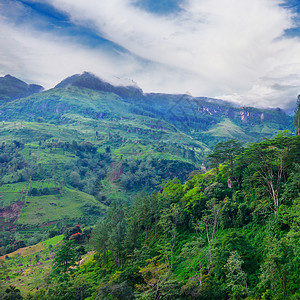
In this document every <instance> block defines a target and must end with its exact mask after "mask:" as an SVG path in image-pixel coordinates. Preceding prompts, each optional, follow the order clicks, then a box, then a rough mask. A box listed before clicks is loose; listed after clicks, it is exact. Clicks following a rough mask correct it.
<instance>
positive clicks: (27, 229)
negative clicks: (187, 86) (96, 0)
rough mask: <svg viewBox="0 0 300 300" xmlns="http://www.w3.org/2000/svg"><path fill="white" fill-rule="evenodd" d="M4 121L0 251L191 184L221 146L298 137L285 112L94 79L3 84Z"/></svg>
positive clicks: (0, 131)
mask: <svg viewBox="0 0 300 300" xmlns="http://www.w3.org/2000/svg"><path fill="white" fill-rule="evenodd" d="M0 121H1V124H0V139H1V143H0V167H1V168H0V232H1V234H0V235H1V236H0V240H2V242H1V243H0V250H1V249H2V250H1V252H2V254H5V253H9V252H10V251H12V250H14V249H11V248H9V247H11V245H12V244H14V241H16V240H22V241H24V243H25V244H26V245H31V244H34V243H36V242H38V241H40V240H41V239H42V238H43V237H44V236H43V235H44V234H45V232H49V231H51V230H59V231H61V230H62V228H64V226H65V225H64V224H67V223H70V224H73V223H74V222H80V224H86V225H92V224H94V223H95V222H96V220H98V219H99V218H101V216H103V215H104V214H105V211H106V207H107V205H109V204H110V203H111V202H114V201H117V202H122V203H124V202H131V200H132V198H133V197H134V196H135V195H136V194H137V193H138V192H140V191H141V190H143V189H144V191H145V192H149V191H152V190H157V189H158V190H159V189H160V188H161V186H162V184H163V183H164V182H166V181H167V180H170V179H173V178H174V177H178V178H179V179H180V180H181V181H182V182H184V181H185V180H186V179H187V178H188V176H189V174H191V172H200V173H201V172H203V171H204V170H205V169H206V168H208V167H209V164H208V160H207V155H208V154H209V153H210V152H211V150H212V148H213V147H214V145H215V144H216V143H218V142H220V141H226V140H229V139H237V140H238V141H240V142H241V143H244V144H245V143H250V142H256V141H260V140H262V139H263V138H271V137H273V136H274V135H276V134H277V133H278V132H279V131H281V130H293V127H292V118H291V117H290V116H288V115H287V114H286V113H285V112H284V111H282V110H281V109H258V108H253V107H238V106H236V105H233V104H232V103H229V102H226V101H222V100H218V99H212V98H206V97H192V96H190V95H176V94H159V93H144V92H143V91H142V89H140V88H139V87H138V86H137V85H135V84H132V85H123V84H120V85H118V84H111V83H108V82H105V81H103V80H101V79H100V78H98V77H96V76H94V75H93V74H91V73H87V72H85V73H83V74H78V75H73V76H71V77H68V78H66V79H65V80H63V81H62V82H60V83H59V84H57V85H56V86H55V87H54V88H52V89H49V90H44V89H43V88H42V87H41V86H38V85H28V84H26V83H25V82H23V81H21V80H19V79H17V78H14V77H12V76H10V75H7V76H5V77H2V78H0ZM12 233H13V234H12ZM1 247H2V248H1ZM7 247H8V248H7Z"/></svg>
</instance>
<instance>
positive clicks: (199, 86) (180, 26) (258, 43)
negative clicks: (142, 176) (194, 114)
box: [1, 0, 300, 107]
mask: <svg viewBox="0 0 300 300" xmlns="http://www.w3.org/2000/svg"><path fill="white" fill-rule="evenodd" d="M47 1H48V2H49V3H50V4H52V5H54V6H55V7H56V8H57V9H60V10H63V11H64V12H66V13H68V15H69V16H70V19H71V20H72V21H73V22H75V23H80V24H85V26H88V27H92V28H93V30H97V31H98V32H99V34H100V35H102V36H104V37H105V38H107V39H109V40H111V41H113V42H115V43H116V44H118V45H120V46H122V47H124V48H126V49H128V50H129V52H131V53H133V54H134V55H136V56H139V57H141V58H143V59H145V60H148V61H150V62H153V63H142V62H141V61H140V60H138V59H136V58H134V56H130V55H126V56H125V57H124V54H122V55H121V56H116V55H113V54H111V53H107V52H104V51H102V50H100V49H88V48H83V47H81V48H78V47H79V46H78V45H77V46H76V45H75V44H72V43H71V42H65V41H63V40H62V39H61V38H55V37H53V36H50V35H49V36H47V35H44V36H38V38H37V37H35V36H34V35H33V34H31V32H29V33H28V34H31V36H30V38H28V34H27V36H25V37H24V36H22V35H23V33H22V34H21V33H20V30H19V29H18V30H17V29H16V28H15V29H14V30H15V32H13V36H14V37H15V42H17V43H21V44H23V45H24V47H25V48H26V51H27V55H28V57H29V58H30V57H33V55H34V56H35V57H37V61H31V63H32V64H33V66H32V67H30V65H29V64H28V63H27V62H25V69H24V70H26V68H27V69H30V71H32V72H33V73H34V74H36V77H38V76H39V75H40V74H42V73H43V70H47V72H44V74H48V76H49V77H51V80H52V82H53V78H54V75H55V70H56V69H57V70H59V71H58V72H57V73H56V74H57V75H56V79H57V77H58V76H65V75H70V74H72V73H78V72H80V71H83V70H88V71H92V72H94V73H96V74H98V75H100V76H101V75H103V74H104V73H105V74H106V73H107V74H110V75H112V74H114V75H116V76H119V77H122V76H127V77H131V78H132V79H134V80H135V81H136V82H137V83H138V84H139V85H140V86H141V87H142V88H143V89H144V90H146V91H157V92H187V91H189V92H191V93H192V94H193V95H195V96H210V97H221V98H222V97H223V98H226V99H229V100H233V101H236V102H242V103H243V104H245V105H259V106H269V107H277V106H280V107H284V106H288V105H290V104H291V103H295V99H296V96H297V93H299V92H300V83H299V75H298V74H300V40H299V39H297V38H294V39H288V38H285V37H283V33H284V31H285V30H286V29H288V28H291V27H292V26H293V22H292V17H293V15H292V14H291V12H290V11H289V10H287V9H284V8H282V7H280V6H279V3H280V2H279V1H276V0H186V1H185V2H184V3H183V4H182V8H183V10H182V13H180V14H176V15H168V16H158V15H154V14H150V13H148V12H146V11H142V10H141V9H139V8H137V7H135V6H134V5H133V3H134V2H135V1H133V0H131V1H130V0H110V1H106V0H85V1H81V0H47ZM1 32H3V30H1ZM29 41H30V42H29ZM10 43H12V41H10ZM40 47H41V48H40ZM6 51H7V50H4V52H5V53H7V52H6ZM26 51H25V53H26ZM19 52H20V51H17V53H15V56H16V57H18V55H20V53H19ZM12 54H14V53H12ZM10 57H12V56H10ZM24 57H25V54H24V55H21V59H20V65H21V63H23V64H24V61H23V58H24ZM41 66H44V67H43V69H38V67H41ZM15 68H17V67H15ZM22 68H24V65H23V67H22ZM67 73H68V74H67ZM27 74H28V72H27ZM105 74H104V75H105ZM47 80H48V79H47V78H45V80H44V81H45V82H46V81H47ZM56 81H57V80H56Z"/></svg>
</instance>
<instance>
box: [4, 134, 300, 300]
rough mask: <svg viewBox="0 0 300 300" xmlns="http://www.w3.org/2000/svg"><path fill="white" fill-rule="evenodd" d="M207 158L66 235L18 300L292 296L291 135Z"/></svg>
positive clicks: (296, 169)
mask: <svg viewBox="0 0 300 300" xmlns="http://www.w3.org/2000/svg"><path fill="white" fill-rule="evenodd" d="M210 161H211V166H212V168H211V169H210V170H209V171H208V172H205V173H203V172H200V171H199V172H194V173H192V174H191V175H190V178H189V180H187V181H186V182H185V183H184V184H182V183H181V182H180V180H179V179H177V178H175V179H173V180H170V181H169V182H167V183H166V184H164V185H163V187H162V188H161V189H160V191H158V192H157V191H156V192H153V193H151V194H149V193H147V192H146V191H145V190H144V191H142V192H140V193H139V194H138V195H137V196H136V198H135V199H134V201H133V203H132V204H131V205H128V204H126V203H121V202H117V201H115V202H112V203H111V204H110V206H109V208H108V211H107V214H106V216H105V217H104V218H100V220H99V222H98V223H97V224H96V226H95V227H94V228H92V230H87V229H86V228H83V226H81V224H79V225H76V226H74V227H73V228H71V229H69V230H67V231H65V233H64V238H63V241H64V242H63V243H62V244H61V245H60V246H59V248H57V250H56V255H55V258H54V261H53V266H52V268H51V270H50V271H49V274H47V276H46V277H45V278H44V282H43V283H42V284H41V285H40V287H39V288H38V289H37V290H35V291H34V292H30V293H28V294H27V295H25V299H298V298H299V297H300V294H299V292H300V291H299V286H300V281H299V268H300V244H299V241H300V239H299V237H300V236H299V235H300V231H299V228H300V227H299V225H300V197H299V190H300V189H299V183H300V164H299V162H300V136H290V135H289V134H288V133H286V132H282V133H280V134H278V135H277V136H276V137H275V138H273V139H266V140H264V141H262V142H260V143H253V144H249V145H247V146H245V147H243V146H242V145H241V144H240V143H239V142H237V141H236V140H228V141H226V142H220V143H218V144H216V146H215V147H214V150H213V152H212V153H211V155H210ZM84 256H85V260H84V263H82V264H81V265H80V264H77V263H76V262H78V261H80V260H81V259H82V257H84ZM9 262H10V260H8V263H6V262H1V275H2V276H3V274H5V272H8V268H9ZM1 292H2V298H3V299H22V297H23V296H21V294H20V291H19V290H18V289H17V288H15V287H14V286H9V287H6V289H2V291H1ZM12 295H15V296H12ZM18 295H19V296H18ZM9 297H19V298H9Z"/></svg>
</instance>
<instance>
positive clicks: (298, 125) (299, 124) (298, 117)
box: [294, 95, 300, 135]
mask: <svg viewBox="0 0 300 300" xmlns="http://www.w3.org/2000/svg"><path fill="white" fill-rule="evenodd" d="M294 126H295V132H296V135H300V95H298V99H297V107H296V110H295V115H294Z"/></svg>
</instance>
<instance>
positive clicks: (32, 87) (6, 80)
mask: <svg viewBox="0 0 300 300" xmlns="http://www.w3.org/2000/svg"><path fill="white" fill-rule="evenodd" d="M43 89H44V88H43V87H42V86H40V85H37V84H27V83H25V82H24V81H22V80H20V79H18V78H15V77H13V76H11V75H6V76H4V77H0V105H1V104H3V103H6V102H9V101H11V100H14V99H18V98H23V97H27V96H29V95H32V94H34V93H39V92H41V91H42V90H43Z"/></svg>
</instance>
